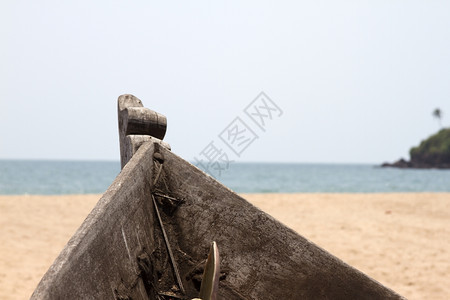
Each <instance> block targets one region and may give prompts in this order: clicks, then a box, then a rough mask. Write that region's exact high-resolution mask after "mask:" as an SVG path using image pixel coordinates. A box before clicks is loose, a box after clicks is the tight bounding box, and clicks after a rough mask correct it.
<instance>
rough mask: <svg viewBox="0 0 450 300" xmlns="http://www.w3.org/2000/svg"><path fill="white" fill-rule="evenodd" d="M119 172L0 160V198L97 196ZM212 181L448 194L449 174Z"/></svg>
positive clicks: (306, 174)
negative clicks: (12, 196)
mask: <svg viewBox="0 0 450 300" xmlns="http://www.w3.org/2000/svg"><path fill="white" fill-rule="evenodd" d="M119 172H120V163H119V162H118V161H51V160H49V161H44V160H42V161H41V160H0V194H1V195H24V194H28V195H62V194H97V193H98V194H101V193H104V192H105V191H106V190H107V189H108V187H109V185H110V184H111V183H112V182H113V180H114V178H115V177H116V176H117V175H118V174H119ZM216 175H217V174H216ZM216 179H217V180H218V181H220V182H222V183H223V184H224V185H226V186H228V187H229V188H231V189H232V190H234V191H236V192H238V193H400V192H450V170H439V169H427V170H424V169H394V168H381V167H379V166H377V165H373V164H329V163H326V164H325V163H324V164H319V163H233V164H231V165H230V166H229V168H228V169H227V170H224V171H222V173H221V174H220V175H218V176H216Z"/></svg>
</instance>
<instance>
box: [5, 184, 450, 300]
mask: <svg viewBox="0 0 450 300" xmlns="http://www.w3.org/2000/svg"><path fill="white" fill-rule="evenodd" d="M100 196H101V195H64V196H0V299H5V300H6V299H28V298H29V297H30V295H31V293H32V292H33V290H34V288H35V287H36V285H37V284H38V282H39V280H40V279H41V277H42V276H43V275H44V273H45V272H46V271H47V269H48V268H49V266H50V265H51V263H52V262H53V260H54V259H55V258H56V256H57V255H58V253H59V252H60V251H61V250H62V248H63V247H64V245H65V244H66V243H67V241H68V240H69V238H70V237H71V236H72V235H73V233H74V232H75V231H76V229H77V228H78V227H79V226H80V224H81V223H82V222H83V220H84V219H85V217H86V216H87V214H88V213H89V212H90V211H91V209H92V208H93V207H94V205H95V204H96V202H97V201H98V199H99V198H100ZM243 197H244V198H246V199H247V200H249V201H250V202H251V203H253V204H254V205H256V206H257V207H259V208H261V209H262V210H264V211H266V212H268V213H269V214H271V215H272V216H274V217H275V218H277V219H278V220H280V221H281V222H282V223H284V224H285V225H287V226H288V227H290V228H292V229H294V230H295V231H297V232H298V233H300V234H301V235H303V236H305V237H306V238H308V239H310V240H311V241H312V242H314V243H316V244H317V245H319V246H320V247H322V248H324V249H326V250H327V251H329V252H331V253H332V254H334V255H336V256H337V257H339V258H340V259H342V260H344V261H345V262H347V263H348V264H350V265H352V266H354V267H356V268H357V269H359V270H361V271H362V272H364V273H366V274H367V275H369V276H371V277H372V278H374V279H376V280H378V281H380V282H381V283H383V284H385V285H386V286H388V287H390V288H392V289H393V290H395V291H397V292H398V293H400V294H402V295H403V296H405V297H407V298H408V299H448V298H450V275H449V274H450V193H414V194H413V193H407V194H245V195H243Z"/></svg>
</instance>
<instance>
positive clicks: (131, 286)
mask: <svg viewBox="0 0 450 300" xmlns="http://www.w3.org/2000/svg"><path fill="white" fill-rule="evenodd" d="M153 150H154V146H153V144H152V143H147V144H145V145H143V146H142V147H141V148H140V151H138V152H137V153H136V154H135V156H134V157H133V159H132V160H131V161H130V162H129V163H128V164H127V165H126V167H125V168H124V169H123V170H122V172H121V173H120V174H119V175H118V177H117V178H116V179H115V180H114V182H113V183H112V185H111V186H110V187H109V189H108V191H107V192H106V193H105V194H104V195H103V197H102V198H101V199H100V200H99V202H98V203H97V205H96V206H95V208H94V209H93V210H92V212H91V213H90V214H89V216H88V217H87V218H86V220H85V221H84V222H83V224H82V225H81V227H80V228H79V229H78V230H77V232H76V233H75V235H74V236H73V237H72V238H71V239H70V241H69V242H68V244H67V245H66V246H65V248H64V250H63V251H62V252H61V254H60V255H59V256H58V258H57V259H56V260H55V262H54V263H53V265H52V266H51V267H50V269H49V270H48V271H47V273H46V274H45V275H44V277H43V278H42V280H41V282H40V283H39V285H38V287H37V288H36V290H35V291H34V293H33V295H32V297H31V299H119V298H120V296H123V295H127V296H129V297H132V299H148V297H149V296H148V295H147V294H151V293H152V291H146V287H145V285H144V282H143V280H142V276H141V270H140V267H139V263H140V261H139V259H138V258H139V257H141V258H140V259H142V257H152V253H153V252H154V251H155V249H156V248H159V245H158V242H155V238H154V234H155V228H154V227H155V220H154V213H153V205H152V202H151V201H150V200H149V199H150V194H151V181H150V180H149V178H152V176H153V158H152V157H153ZM154 272H156V270H154V271H152V272H149V274H147V275H146V276H147V277H151V276H155V277H156V275H155V274H153V273H154ZM153 292H154V291H153Z"/></svg>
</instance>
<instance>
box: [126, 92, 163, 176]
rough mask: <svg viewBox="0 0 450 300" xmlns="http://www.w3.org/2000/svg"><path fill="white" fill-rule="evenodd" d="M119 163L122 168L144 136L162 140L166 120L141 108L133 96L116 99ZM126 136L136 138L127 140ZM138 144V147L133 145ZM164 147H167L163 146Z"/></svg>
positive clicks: (151, 111)
mask: <svg viewBox="0 0 450 300" xmlns="http://www.w3.org/2000/svg"><path fill="white" fill-rule="evenodd" d="M117 102H118V104H117V111H118V119H119V141H120V161H121V165H122V168H123V167H124V166H125V164H126V163H127V162H128V161H129V160H130V158H131V156H132V155H133V154H134V153H135V151H136V150H137V148H139V146H140V145H141V144H142V142H143V140H144V139H147V140H148V139H149V138H144V136H151V137H153V138H155V139H156V140H157V141H160V140H162V139H163V138H164V135H165V134H166V128H167V119H166V117H165V116H164V115H162V114H160V113H157V112H155V111H153V110H151V109H148V108H145V107H143V104H142V101H141V100H139V99H138V98H136V97H135V96H133V95H129V94H125V95H121V96H120V97H119V99H118V101H117ZM127 136H137V137H136V138H135V139H133V138H132V139H131V140H130V139H127ZM133 142H137V143H139V145H137V146H136V145H135V144H133ZM165 146H167V145H166V144H165ZM169 148H170V146H169Z"/></svg>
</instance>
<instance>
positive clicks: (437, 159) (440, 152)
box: [409, 128, 450, 164]
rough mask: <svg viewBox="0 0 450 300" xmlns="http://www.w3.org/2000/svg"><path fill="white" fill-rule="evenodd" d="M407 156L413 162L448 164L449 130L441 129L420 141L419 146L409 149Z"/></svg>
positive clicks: (449, 157) (449, 155)
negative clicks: (408, 155)
mask: <svg viewBox="0 0 450 300" xmlns="http://www.w3.org/2000/svg"><path fill="white" fill-rule="evenodd" d="M409 154H410V155H411V161H415V162H422V163H428V164H436V163H450V128H446V129H441V130H440V131H439V132H438V133H436V134H434V135H432V136H430V137H429V138H427V139H426V140H424V141H422V142H421V143H420V145H419V146H417V147H413V148H411V150H410V151H409Z"/></svg>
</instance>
